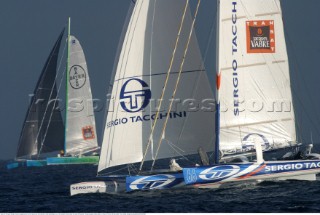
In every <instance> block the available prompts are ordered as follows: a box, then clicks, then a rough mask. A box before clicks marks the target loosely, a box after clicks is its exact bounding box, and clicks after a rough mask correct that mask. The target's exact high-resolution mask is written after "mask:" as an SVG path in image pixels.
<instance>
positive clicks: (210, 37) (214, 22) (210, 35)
mask: <svg viewBox="0 0 320 215" xmlns="http://www.w3.org/2000/svg"><path fill="white" fill-rule="evenodd" d="M216 19H217V13H216V14H215V17H214V19H212V20H213V21H212V24H211V30H210V34H209V36H208V39H207V45H206V50H205V53H204V57H203V60H202V64H201V67H200V71H204V72H206V70H205V62H206V59H207V56H208V52H209V50H210V49H209V48H210V44H211V42H212V38H213V33H214V29H215V28H214V27H215V26H216V23H217V22H216ZM202 75H203V73H202V72H201V73H199V75H198V77H197V81H196V84H195V85H194V86H193V89H192V92H193V93H192V97H193V98H194V97H195V94H196V92H197V91H196V90H197V89H198V86H199V83H200V79H201V76H202ZM205 75H206V73H205ZM210 89H211V86H210ZM211 90H212V89H211ZM189 116H190V114H187V117H185V119H184V121H183V126H182V129H181V131H180V135H179V138H178V143H179V142H180V140H181V137H182V134H183V131H184V129H185V127H186V125H187V121H188V119H189Z"/></svg>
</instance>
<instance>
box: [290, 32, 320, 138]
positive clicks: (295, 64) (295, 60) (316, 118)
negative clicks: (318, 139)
mask: <svg viewBox="0 0 320 215" xmlns="http://www.w3.org/2000/svg"><path fill="white" fill-rule="evenodd" d="M286 35H287V38H288V42H289V43H290V44H291V45H290V46H292V49H293V50H294V48H293V47H294V46H293V45H292V41H291V39H290V37H289V33H288V32H287V31H286ZM292 55H293V58H294V61H293V64H294V67H295V68H296V70H293V71H295V75H296V77H298V72H297V71H302V70H301V69H300V66H299V64H298V59H297V56H296V55H295V51H293V54H292ZM304 77H305V76H304V75H302V76H301V77H299V80H301V79H302V82H303V86H304V87H305V89H306V91H307V93H308V94H309V95H311V93H310V90H309V87H308V84H306V80H305V78H304ZM298 83H300V82H298ZM298 87H299V88H300V86H298ZM298 91H300V90H298ZM296 92H297V91H295V95H296V97H297V98H298V99H299V101H300V102H301V103H302V101H301V100H300V98H299V96H298V93H296ZM306 97H307V98H309V97H308V96H306ZM309 102H310V103H311V105H312V107H316V106H315V104H314V102H313V100H312V99H309ZM303 108H304V110H305V112H306V114H307V113H308V111H307V109H306V108H305V107H304V106H303ZM307 115H308V114H307ZM308 117H309V116H308ZM309 118H310V121H311V123H312V124H313V126H314V127H315V129H316V131H317V133H318V135H320V131H319V129H318V128H317V127H316V126H315V124H316V123H314V121H313V120H312V119H314V118H312V117H309ZM315 120H316V121H320V120H319V116H318V114H317V112H316V114H315ZM301 131H302V130H301ZM300 138H301V137H300ZM301 139H302V138H301Z"/></svg>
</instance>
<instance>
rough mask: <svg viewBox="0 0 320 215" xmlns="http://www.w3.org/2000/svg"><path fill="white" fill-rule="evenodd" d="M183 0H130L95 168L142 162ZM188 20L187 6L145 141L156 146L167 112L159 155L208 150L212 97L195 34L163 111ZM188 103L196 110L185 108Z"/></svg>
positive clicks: (150, 157) (150, 153)
mask: <svg viewBox="0 0 320 215" xmlns="http://www.w3.org/2000/svg"><path fill="white" fill-rule="evenodd" d="M185 3H186V1H185V0H175V1H172V0H158V1H157V0H138V1H136V5H135V8H134V10H133V13H132V16H131V20H130V22H129V26H128V29H127V33H126V36H125V39H124V42H123V46H122V51H121V54H120V58H119V62H118V66H117V71H116V75H115V79H114V85H113V89H112V97H111V99H112V100H111V102H110V105H109V109H108V115H107V120H106V126H105V130H104V136H103V143H102V150H101V155H100V162H99V168H98V171H102V170H104V169H106V168H109V167H113V166H118V165H123V164H130V163H136V162H141V161H142V159H143V154H144V152H145V150H146V148H147V144H148V140H149V137H150V133H151V127H152V123H153V121H154V117H155V115H156V107H157V106H158V103H159V102H157V100H158V99H159V98H160V97H161V92H162V88H163V86H164V82H165V78H166V74H167V71H168V68H169V65H170V60H171V57H172V52H173V49H174V44H175V41H176V38H177V34H178V30H179V27H180V25H181V19H180V17H182V14H183V10H184V6H185ZM191 22H192V19H191V13H190V11H189V9H188V11H187V15H186V19H185V21H184V25H183V30H182V33H181V36H180V42H179V45H178V48H177V51H176V56H175V61H174V63H173V67H172V72H171V75H170V78H169V82H168V85H167V87H166V92H165V95H164V99H163V104H162V108H161V110H160V111H161V112H160V114H159V119H158V120H157V124H156V126H155V131H154V133H153V136H152V137H151V138H152V140H153V141H151V143H153V144H157V143H158V140H159V138H160V135H161V129H162V126H163V122H164V119H165V117H166V115H167V114H170V119H169V122H168V125H167V128H166V132H165V135H164V136H163V137H162V138H163V140H162V145H161V147H160V151H159V153H158V157H157V158H159V159H160V158H170V157H177V156H180V155H189V154H195V153H197V150H198V148H199V147H202V148H203V149H204V150H206V151H212V150H213V148H214V143H213V137H214V112H213V111H212V108H211V111H210V110H209V111H208V109H210V102H211V104H212V99H213V95H212V90H211V88H210V85H209V82H208V78H207V75H206V72H205V70H204V69H203V62H202V57H201V54H200V50H199V47H198V43H197V39H196V36H195V34H193V35H192V38H191V42H190V45H189V50H188V54H187V56H186V61H185V64H184V67H183V73H182V75H181V80H180V85H179V88H178V92H177V94H176V98H175V99H179V101H177V102H176V106H175V108H174V109H173V110H172V111H171V113H167V110H168V106H169V99H170V98H171V96H172V92H173V89H174V85H175V83H176V79H177V73H178V72H179V67H180V64H181V61H182V57H183V52H184V49H185V45H186V42H187V38H188V34H189V31H190V26H191ZM210 99H211V100H210ZM192 101H193V102H195V103H196V106H197V108H198V109H197V110H194V109H193V110H192V109H191V108H190V102H192ZM195 103H194V104H195ZM188 104H189V105H188ZM188 106H189V108H188ZM199 109H200V110H199ZM204 109H207V111H205V110H204ZM156 148H157V146H156V145H154V146H153V147H152V146H151V147H149V150H148V152H147V155H146V159H145V160H146V161H148V160H149V161H150V160H153V159H154V157H153V156H154V155H155V151H156Z"/></svg>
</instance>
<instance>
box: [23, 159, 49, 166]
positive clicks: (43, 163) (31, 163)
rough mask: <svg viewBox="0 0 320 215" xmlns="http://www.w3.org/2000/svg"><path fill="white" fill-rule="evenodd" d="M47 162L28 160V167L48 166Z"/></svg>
mask: <svg viewBox="0 0 320 215" xmlns="http://www.w3.org/2000/svg"><path fill="white" fill-rule="evenodd" d="M46 165H47V161H46V160H27V167H39V166H46Z"/></svg>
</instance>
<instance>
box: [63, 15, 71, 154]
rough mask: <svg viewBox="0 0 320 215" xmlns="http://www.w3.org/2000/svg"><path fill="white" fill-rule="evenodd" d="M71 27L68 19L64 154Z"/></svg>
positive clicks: (65, 135) (65, 133)
mask: <svg viewBox="0 0 320 215" xmlns="http://www.w3.org/2000/svg"><path fill="white" fill-rule="evenodd" d="M70 25H71V18H70V17H69V19H68V36H67V46H68V48H67V50H68V51H67V66H66V115H65V132H64V138H65V139H64V153H66V151H67V149H66V146H67V129H68V120H67V118H68V102H69V98H68V92H69V90H68V85H69V62H70Z"/></svg>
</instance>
